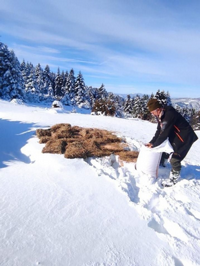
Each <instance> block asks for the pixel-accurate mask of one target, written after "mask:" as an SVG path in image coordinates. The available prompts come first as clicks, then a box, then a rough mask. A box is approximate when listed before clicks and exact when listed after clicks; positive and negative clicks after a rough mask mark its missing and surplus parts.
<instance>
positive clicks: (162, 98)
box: [155, 90, 171, 106]
mask: <svg viewBox="0 0 200 266" xmlns="http://www.w3.org/2000/svg"><path fill="white" fill-rule="evenodd" d="M155 98H156V99H158V100H159V102H160V103H161V104H162V105H163V106H168V105H171V99H170V95H169V93H168V92H167V93H166V92H165V91H160V90H158V91H157V92H156V94H155Z"/></svg>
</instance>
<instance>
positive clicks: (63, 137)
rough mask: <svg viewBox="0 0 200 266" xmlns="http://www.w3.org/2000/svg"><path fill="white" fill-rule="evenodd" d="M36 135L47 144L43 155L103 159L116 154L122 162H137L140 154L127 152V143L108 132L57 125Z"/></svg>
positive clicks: (41, 130)
mask: <svg viewBox="0 0 200 266" xmlns="http://www.w3.org/2000/svg"><path fill="white" fill-rule="evenodd" d="M36 134H37V137H38V138H39V139H40V141H39V142H40V143H45V147H44V148H43V150H42V152H43V153H58V154H64V156H65V158H87V157H102V156H109V155H111V154H113V153H114V154H116V155H119V159H120V160H122V161H127V162H135V161H136V160H137V157H138V152H136V151H127V148H128V145H127V143H125V142H124V141H122V139H121V138H119V137H117V136H116V135H114V134H113V133H112V132H110V131H107V130H101V129H95V128H81V127H78V126H74V127H72V126H71V125H70V124H56V125H54V126H52V127H51V128H49V129H38V130H37V131H36Z"/></svg>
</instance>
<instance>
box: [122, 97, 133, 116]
mask: <svg viewBox="0 0 200 266" xmlns="http://www.w3.org/2000/svg"><path fill="white" fill-rule="evenodd" d="M124 112H125V113H126V114H127V115H130V114H132V112H133V99H131V96H130V95H129V94H128V95H127V98H126V100H125V102H124Z"/></svg>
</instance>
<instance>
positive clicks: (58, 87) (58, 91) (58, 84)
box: [55, 68, 63, 98]
mask: <svg viewBox="0 0 200 266" xmlns="http://www.w3.org/2000/svg"><path fill="white" fill-rule="evenodd" d="M62 88H63V78H62V75H61V74H60V69H59V68H58V71H57V75H56V78H55V97H57V98H61V97H62V96H63V95H62Z"/></svg>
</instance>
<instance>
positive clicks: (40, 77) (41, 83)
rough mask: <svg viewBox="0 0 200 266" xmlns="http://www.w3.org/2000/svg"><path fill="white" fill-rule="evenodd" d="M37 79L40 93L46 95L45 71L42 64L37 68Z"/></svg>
mask: <svg viewBox="0 0 200 266" xmlns="http://www.w3.org/2000/svg"><path fill="white" fill-rule="evenodd" d="M35 77H36V83H37V87H38V91H39V92H40V93H41V94H42V95H44V78H43V69H42V68H41V66H40V63H38V64H37V66H36V67H35Z"/></svg>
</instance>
